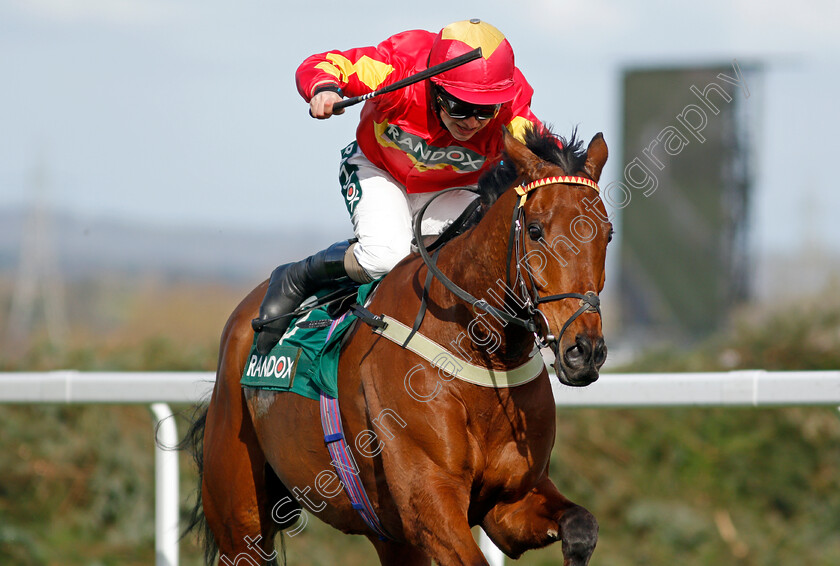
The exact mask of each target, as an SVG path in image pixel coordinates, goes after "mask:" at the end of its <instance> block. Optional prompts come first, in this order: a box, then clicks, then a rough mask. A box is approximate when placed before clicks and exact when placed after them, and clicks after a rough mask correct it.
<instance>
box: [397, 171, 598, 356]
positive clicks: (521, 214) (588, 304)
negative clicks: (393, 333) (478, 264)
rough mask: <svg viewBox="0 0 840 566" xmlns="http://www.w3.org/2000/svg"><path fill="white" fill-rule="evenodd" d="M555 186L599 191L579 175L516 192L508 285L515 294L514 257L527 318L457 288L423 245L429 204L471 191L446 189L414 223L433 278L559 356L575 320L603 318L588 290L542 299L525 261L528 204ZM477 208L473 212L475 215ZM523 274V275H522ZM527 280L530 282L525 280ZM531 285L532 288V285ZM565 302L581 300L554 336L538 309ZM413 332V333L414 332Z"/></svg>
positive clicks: (548, 179) (540, 182)
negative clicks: (539, 191) (590, 314)
mask: <svg viewBox="0 0 840 566" xmlns="http://www.w3.org/2000/svg"><path fill="white" fill-rule="evenodd" d="M556 184H565V185H581V186H586V187H590V188H592V189H594V190H595V191H596V192H600V189H599V188H598V185H597V183H595V182H594V181H592V180H590V179H587V178H585V177H579V176H561V177H546V178H543V179H538V180H536V181H532V182H530V183H528V184H525V185H520V186H517V187H516V188H515V189H514V190H515V191H516V194H518V195H519V196H520V198H519V201H518V202H517V205H516V206H514V208H513V218H512V219H511V223H510V232H509V236H508V249H507V271H506V279H507V280H506V284H507V287H508V289H510V290H511V291H512V292H513V293H514V294H516V292H515V291H514V288H513V287H512V286H511V282H510V272H511V262H512V261H513V260H514V255H515V259H516V280H515V281H514V286H515V287H518V288H519V291H520V294H516V297H517V299H518V300H519V301H520V302H521V304H522V305H523V307H522V308H523V309H524V310H525V311H526V312H527V316H521V317H520V316H514V315H511V314H509V313H508V312H506V311H504V310H501V309H499V308H497V307H494V306H493V305H491V304H489V303H488V302H487V301H485V300H484V299H477V298H476V297H474V296H472V295H471V294H470V293H468V292H467V291H465V290H464V289H462V288H461V287H459V286H458V285H456V284H455V283H453V282H452V280H450V279H449V278H448V277H447V276H446V275H444V274H443V272H441V270H440V269H439V268H438V267H437V264H436V257H437V256H436V255H435V257H434V258H433V257H432V256H430V255H429V249H428V248H427V247H426V246H425V245H424V243H423V238H422V235H421V230H420V227H421V224H422V221H423V216H424V214H425V212H426V209H427V208H428V207H429V205H430V204H431V203H432V202H433V201H434V200H435V199H436V198H437V197H439V196H440V195H442V194H444V193H447V192H450V191H457V190H468V189H464V188H461V187H455V188H451V189H444V190H443V191H440V192H439V193H438V194H436V195H435V196H434V197H433V198H432V199H430V200H429V201H428V202H427V203H426V204H425V205H424V206H423V208H421V209H420V212H419V213H418V214H417V218H416V219H415V221H414V239H415V243H416V245H417V249H418V251H419V252H420V256H421V257H422V258H423V262H424V263H425V264H426V267H427V268H428V270H429V275H430V276H431V275H433V276H434V277H436V278H437V279H438V280H439V281H440V282H441V283H442V284H443V286H444V287H446V288H447V289H448V290H449V291H451V292H452V293H453V294H454V295H455V296H457V297H458V298H459V299H461V300H463V301H465V302H467V303H469V304H470V305H472V307H473V311H474V312H475V311H476V310H477V309H481V310H483V311H485V312H487V313H489V314H491V315H493V316H494V317H495V318H497V319H499V320H502V321H504V322H505V323H513V324H515V325H517V326H520V327H522V328H525V329H526V330H528V331H529V332H532V333H533V334H534V340H535V342H536V344H537V346H538V347H540V348H546V347H551V348H552V349H553V350H555V354H558V352H557V349H558V348H559V344H560V339H561V338H562V337H563V334H564V333H565V332H566V329H567V328H568V327H569V326H570V325H571V324H572V323H573V322H574V321H575V320H577V318H578V317H579V316H580V315H582V314H583V313H585V312H597V313H598V315H599V316H600V314H601V308H600V305H601V300H600V298H599V297H598V294H597V293H596V292H595V291H587V292H586V293H583V294H581V293H560V294H557V295H549V296H546V297H540V296H539V292H538V291H537V286H536V282H535V281H534V274H533V272H532V271H531V267H530V266H529V265H528V262H527V261H523V259H524V255H523V250H524V247H525V241H524V234H523V231H522V226H523V225H524V224H525V208H524V205H525V201H526V200H527V199H528V195H529V193H531V192H532V191H534V190H536V189H538V188H540V187H545V186H547V185H556ZM472 210H474V208H472V209H471V210H470V212H472ZM467 216H468V215H462V216H461V219H464V220H465V219H466V217H467ZM437 243H438V242H435V244H433V246H436V245H437ZM523 272H524V274H523ZM526 279H527V281H526ZM430 281H431V277H427V279H426V285H425V287H424V294H423V305H422V306H421V312H420V313H418V317H417V320H416V321H415V327H414V331H416V330H417V328H419V326H420V322H421V321H422V315H423V312H424V311H425V299H426V295H427V293H428V287H429V283H430ZM529 283H530V285H529ZM562 299H579V300H580V308H578V310H577V311H575V313H574V314H572V316H571V317H569V319H568V320H567V321H566V322H565V324H563V327H562V329H561V330H560V334H558V335H557V336H555V335H554V334H551V328H550V326H549V323H548V319H547V318H546V316H545V314H544V313H543V312H542V311H541V310H540V309H539V308H538V305H540V304H542V303H550V302H554V301H559V300H562ZM537 317H540V318H541V319H542V321H543V324H544V326H545V329H546V332H545V333H543V332H542V329H541V327H540V325H539V324H537V322H536V319H537ZM412 333H413V332H412Z"/></svg>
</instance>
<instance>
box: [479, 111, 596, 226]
mask: <svg viewBox="0 0 840 566" xmlns="http://www.w3.org/2000/svg"><path fill="white" fill-rule="evenodd" d="M524 141H525V146H526V147H527V148H528V149H529V150H531V151H532V152H533V153H534V154H535V155H536V156H537V157H539V158H540V159H542V160H544V161H548V162H550V163H553V164H555V165H558V166H559V167H560V168H561V169H563V171H565V172H566V174H567V175H574V174H575V173H577V172H578V171H580V170H581V169H583V164H584V163H585V161H586V151H585V150H584V149H582V146H583V141H582V140H579V139H577V128H575V129H574V130H572V135H571V137H570V138H569V139H568V140H566V138H564V137H562V136H558V135H556V134H555V133H554V132H552V131H551V128H550V127H548V126H545V127H542V128H537V127H531V128H528V129H527V130H526V131H525V137H524ZM558 142H559V143H558ZM516 177H517V173H516V167H515V166H514V164H513V163H512V162H511V161H510V159H509V158H508V156H507V154H506V153H502V160H501V161H500V162H499V163H498V164H497V165H496V166H494V167H493V168H492V169H490V170H488V171H487V172H486V173H484V174H483V175H482V176H481V178H480V179H479V180H478V191H479V194H480V195H481V201H482V205H483V206H482V209H484V210H485V211H486V210H487V209H488V208H489V207H490V205H491V204H493V203H494V202H496V199H498V198H499V197H500V196H501V195H502V193H503V192H505V190H507V189H508V188H509V187H510V186H511V185H512V184H513V182H514V181H515V180H516Z"/></svg>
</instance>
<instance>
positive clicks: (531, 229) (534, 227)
mask: <svg viewBox="0 0 840 566" xmlns="http://www.w3.org/2000/svg"><path fill="white" fill-rule="evenodd" d="M528 236H529V237H530V238H531V239H532V240H534V241H535V242H536V241H537V240H539V239H540V238H542V237H543V229H542V226H540V225H539V223H538V222H534V223H532V224H528Z"/></svg>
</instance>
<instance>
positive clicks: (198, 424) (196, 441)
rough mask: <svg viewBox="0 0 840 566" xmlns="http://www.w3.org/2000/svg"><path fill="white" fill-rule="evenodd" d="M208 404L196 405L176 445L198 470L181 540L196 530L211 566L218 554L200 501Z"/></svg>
mask: <svg viewBox="0 0 840 566" xmlns="http://www.w3.org/2000/svg"><path fill="white" fill-rule="evenodd" d="M209 407H210V404H209V403H202V404H200V405H198V406H197V407H196V409H195V412H194V413H193V418H192V424H190V428H189V430H188V431H187V434H186V436H185V437H184V439H183V440H182V441H181V442H180V443H179V444H178V445H177V448H178V450H188V451H189V453H190V454H191V455H192V457H193V461H194V462H195V466H196V469H197V470H198V490H197V494H196V498H195V505H194V506H193V508H192V510H191V511H190V515H189V523H188V524H187V526H186V528H184V531H183V532H182V533H181V538H184V537H185V536H187V535H188V534H189V533H190V532H192V531H193V530H196V529H197V530H198V538H199V541H200V543H201V545H202V546H203V547H204V562H205V563H206V564H207V566H212V565H213V564H214V563H215V561H216V555H217V554H218V553H219V547H218V545H217V544H216V539H215V537H214V536H213V531H212V530H210V525H209V524H208V523H207V519H206V517H205V516H204V507H203V505H202V499H201V485H202V479H203V477H204V427H205V425H206V424H207V410H208V408H209Z"/></svg>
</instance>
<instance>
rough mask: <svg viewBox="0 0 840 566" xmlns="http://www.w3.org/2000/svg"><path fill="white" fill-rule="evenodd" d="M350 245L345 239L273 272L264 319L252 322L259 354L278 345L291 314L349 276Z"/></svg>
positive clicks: (265, 304) (264, 302)
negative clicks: (306, 301) (346, 268)
mask: <svg viewBox="0 0 840 566" xmlns="http://www.w3.org/2000/svg"><path fill="white" fill-rule="evenodd" d="M348 247H350V242H349V241H347V240H345V241H343V242H338V243H336V244H333V245H331V246H330V247H328V248H327V249H325V250H321V251H320V252H318V253H316V254H315V255H311V256H309V257H308V258H306V259H304V260H301V261H298V262H296V263H287V264H285V265H281V266H280V267H278V268H277V269H275V270H274V271H272V272H271V278H270V279H269V281H268V289H267V290H266V292H265V298H263V302H262V305H260V316H259V317H258V318H255V319H254V320H252V321H251V326H252V327H253V328H254V330H255V331H257V332H259V333H260V334H259V336H258V337H257V351H258V352H259V353H260V354H263V355H265V354H267V353H269V352H270V351H271V349H272V348H273V347H274V346H275V345H276V344H277V342H278V341H279V340H280V338H281V337H282V336H283V333H285V332H286V329H287V328H288V326H289V321H290V320H291V318H292V317H291V316H288V315H290V314H291V313H292V312H293V311H294V310H295V309H297V308H298V307H299V306H300V304H301V303H302V302H303V301H304V299H306V298H307V297H309V296H311V295H312V294H313V293H315V292H316V291H318V289H320V288H321V287H323V286H324V285H326V284H327V283H330V282H332V281H340V280H341V279H343V278H345V277H347V271H346V270H345V268H344V254H345V252H346V251H347V248H348Z"/></svg>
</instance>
